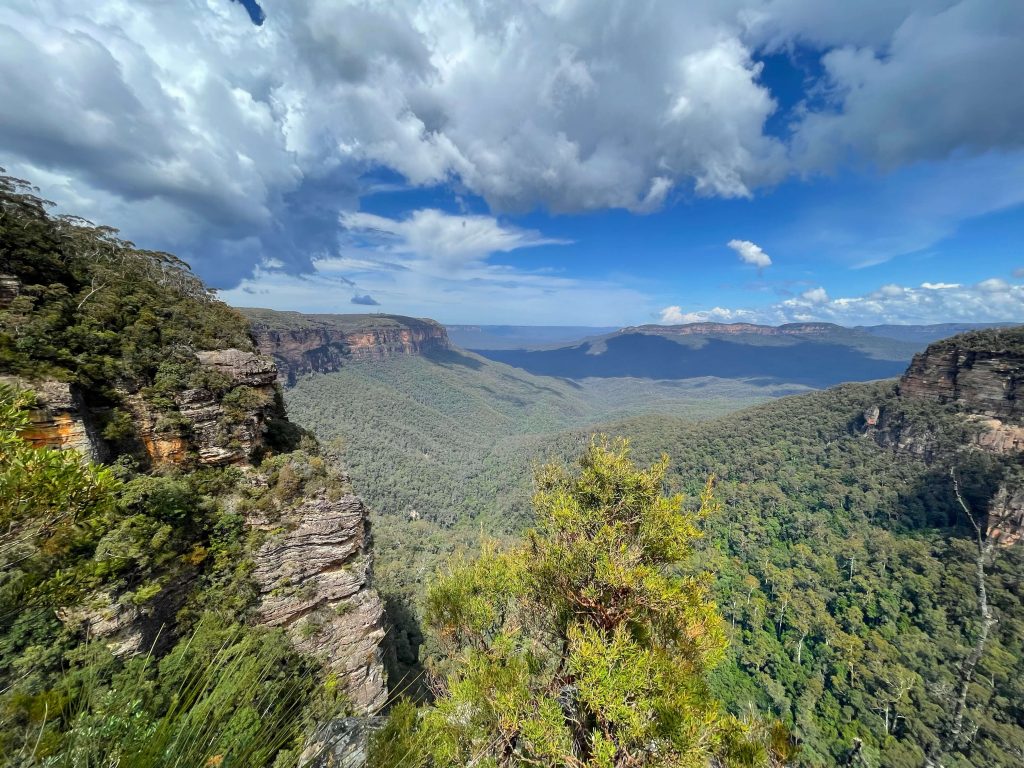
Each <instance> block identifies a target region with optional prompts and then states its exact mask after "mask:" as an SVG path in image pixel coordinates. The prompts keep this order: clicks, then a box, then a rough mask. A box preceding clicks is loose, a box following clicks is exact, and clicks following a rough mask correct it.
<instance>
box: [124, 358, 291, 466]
mask: <svg viewBox="0 0 1024 768" xmlns="http://www.w3.org/2000/svg"><path fill="white" fill-rule="evenodd" d="M196 356H197V357H198V359H199V363H200V365H201V366H203V367H204V368H206V369H208V370H210V371H213V372H216V373H218V374H220V375H222V376H223V377H225V380H226V381H228V382H229V383H230V384H229V386H230V387H232V388H235V387H247V388H248V391H247V392H246V393H245V398H244V399H240V400H239V399H238V398H236V400H238V402H231V401H229V398H230V394H229V396H228V397H218V396H217V395H215V394H214V393H213V392H211V391H210V390H208V389H185V390H182V391H180V392H178V393H176V394H175V395H174V402H175V405H176V406H177V420H178V422H179V423H177V424H174V425H172V426H173V428H171V429H167V428H162V419H166V415H165V414H161V413H158V412H155V411H154V410H153V409H152V408H150V407H149V406H148V404H147V403H146V402H145V400H144V399H143V398H142V397H141V396H140V395H138V394H132V395H127V396H126V397H125V403H126V405H127V406H128V407H129V409H130V410H131V412H132V416H133V420H134V422H135V424H136V425H137V429H138V433H139V438H140V440H141V441H142V444H143V446H144V447H145V452H146V454H147V455H148V457H149V460H150V462H151V463H152V464H153V465H155V466H166V465H181V464H184V463H186V462H187V461H188V460H189V458H190V457H194V458H195V459H196V461H197V462H198V463H199V464H201V465H203V466H223V465H226V464H245V463H247V462H248V461H249V460H250V459H251V458H252V456H253V455H254V454H255V453H256V452H257V451H258V450H259V449H260V448H262V447H263V432H264V429H265V427H266V422H267V419H268V417H269V414H270V411H271V410H272V409H273V408H274V399H275V389H274V387H275V383H276V381H277V369H276V367H275V366H274V361H273V360H271V359H270V358H269V357H265V356H264V355H258V354H256V353H253V352H243V351H242V350H239V349H221V350H213V351H206V352H199V353H197V355H196Z"/></svg>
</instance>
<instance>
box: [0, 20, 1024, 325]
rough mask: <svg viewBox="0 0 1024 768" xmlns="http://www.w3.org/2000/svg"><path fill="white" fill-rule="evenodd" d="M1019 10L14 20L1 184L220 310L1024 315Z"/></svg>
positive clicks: (2, 84)
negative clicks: (24, 190)
mask: <svg viewBox="0 0 1024 768" xmlns="http://www.w3.org/2000/svg"><path fill="white" fill-rule="evenodd" d="M1022 40H1024V2H1021V0H859V1H858V2H856V3H854V2H847V0H687V1H686V2H683V1H681V0H490V1H488V2H484V0H464V1H459V0H418V1H416V2H413V1H412V0H380V1H374V0H261V1H260V0H177V1H176V2H174V3H168V2H166V1H165V0H106V1H104V0H93V1H92V2H88V3H82V2H81V0H5V2H4V3H3V4H2V6H0V166H2V167H4V168H6V169H7V172H8V173H10V174H12V175H15V176H19V177H21V178H25V179H28V180H30V181H32V182H33V183H34V184H36V185H37V186H38V187H39V188H40V190H41V192H42V194H43V195H44V196H45V197H47V198H49V199H50V200H53V201H54V202H55V203H56V204H57V210H58V211H60V212H67V213H74V214H78V215H82V216H85V217H87V218H90V219H92V220H93V221H95V222H98V223H104V224H108V225H112V226H115V227H117V228H119V229H120V230H121V232H122V234H123V236H124V237H126V238H128V239H131V240H132V241H134V242H136V243H137V244H139V245H140V246H143V247H146V248H151V249H162V250H167V251H170V252H173V253H176V254H177V255H179V256H181V257H182V258H184V259H185V260H186V261H188V262H189V263H190V264H191V265H192V267H193V269H194V270H195V271H196V272H197V273H198V274H199V275H200V276H201V277H203V278H204V279H205V280H206V281H207V282H208V283H209V284H210V285H212V286H214V287H215V288H217V289H218V292H219V295H220V296H221V298H223V299H224V300H225V301H228V302H229V303H232V304H234V305H237V306H262V307H271V308H275V309H292V310H299V311H307V312H367V311H370V312H388V313H395V314H405V315H413V316H419V317H433V318H435V319H437V320H440V321H442V322H446V323H490V324H517V325H557V324H567V325H595V326H611V325H620V326H621V325H637V324H641V323H651V322H660V323H685V322H695V321H704V320H717V321H723V322H737V321H744V322H761V323H772V324H775V323H782V322H792V321H809V320H822V321H829V322H836V323H840V324H843V325H858V324H875V323H932V322H954V321H955V322H963V321H975V322H985V321H1006V320H1009V321H1021V322H1024V88H1022V87H1021V86H1020V73H1021V72H1022V71H1024V43H1022V42H1021V41H1022Z"/></svg>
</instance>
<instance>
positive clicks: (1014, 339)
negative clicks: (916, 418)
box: [900, 327, 1024, 423]
mask: <svg viewBox="0 0 1024 768" xmlns="http://www.w3.org/2000/svg"><path fill="white" fill-rule="evenodd" d="M900 392H901V393H902V394H905V395H907V396H909V397H916V398H921V399H925V400H931V401H933V402H936V403H941V404H954V405H956V406H958V407H959V408H961V409H963V410H964V411H966V412H969V413H973V414H976V415H979V416H986V417H991V418H994V419H999V420H1001V421H1010V422H1015V423H1016V422H1020V421H1021V420H1022V419H1024V399H1021V395H1024V327H1017V328H1008V329H993V330H988V331H975V332H972V333H965V334H962V335H960V336H954V337H953V338H951V339H946V340H944V341H941V342H938V343H936V344H932V345H931V346H929V347H928V348H927V349H926V350H925V351H924V352H922V353H920V354H918V355H915V356H914V359H913V360H912V361H911V363H910V367H909V368H907V372H906V373H905V374H904V375H903V377H902V378H901V379H900Z"/></svg>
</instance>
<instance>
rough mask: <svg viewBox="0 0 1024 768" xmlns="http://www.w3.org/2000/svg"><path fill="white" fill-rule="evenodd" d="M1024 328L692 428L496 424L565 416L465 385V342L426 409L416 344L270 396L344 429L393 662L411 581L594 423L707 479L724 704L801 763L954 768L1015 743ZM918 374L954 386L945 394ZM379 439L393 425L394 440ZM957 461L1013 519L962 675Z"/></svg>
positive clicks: (513, 508)
mask: <svg viewBox="0 0 1024 768" xmlns="http://www.w3.org/2000/svg"><path fill="white" fill-rule="evenodd" d="M1022 334H1024V332H1022V331H1021V330H1019V329H1018V330H1015V331H1010V332H1005V331H1004V332H986V333H982V334H980V335H975V334H971V335H969V336H965V337H958V339H953V340H950V341H948V342H944V343H941V344H938V345H935V346H934V347H933V348H930V349H929V350H928V351H926V352H924V353H922V354H921V355H920V356H918V357H917V358H916V359H915V361H914V364H913V365H912V366H911V367H910V372H909V373H908V374H907V375H906V376H905V377H904V378H903V380H902V381H901V382H900V383H899V384H894V383H891V382H888V383H887V382H883V383H865V384H847V385H844V386H841V387H837V388H834V389H830V390H828V391H824V392H816V393H811V394H804V395H799V396H792V397H784V398H782V399H778V400H775V401H773V402H769V403H764V404H761V405H757V406H755V407H753V408H749V409H747V410H743V411H740V412H737V413H732V414H729V415H723V416H719V417H718V418H714V419H710V420H707V419H706V420H700V421H695V420H693V419H692V418H686V417H680V416H679V415H677V416H671V415H668V414H666V413H665V412H664V409H663V408H662V407H659V408H657V409H653V410H652V411H650V412H648V413H647V414H645V415H640V416H635V417H631V418H627V419H620V420H617V421H613V422H611V423H604V424H602V425H589V426H587V427H586V428H583V429H578V428H577V429H569V430H567V431H563V432H560V433H554V432H547V433H543V434H535V435H530V434H522V433H518V432H517V433H515V434H513V435H512V436H511V437H509V436H508V435H509V430H510V429H514V428H515V427H514V426H513V425H517V424H521V423H527V421H528V420H529V419H531V418H533V419H535V420H536V422H535V423H538V424H543V425H547V427H548V428H551V429H554V428H555V427H556V426H557V424H558V423H559V422H560V420H562V419H564V418H578V417H579V415H580V412H579V411H575V410H572V409H569V410H568V411H562V410H560V409H558V408H552V407H551V405H550V403H548V401H547V400H544V399H543V398H540V397H539V396H538V392H534V393H533V396H532V397H531V398H528V399H523V402H520V403H518V404H515V405H513V403H514V402H515V399H516V398H514V397H510V394H511V393H510V391H509V390H507V389H502V388H501V386H506V387H507V386H511V384H510V382H511V381H514V380H515V379H514V374H515V373H516V372H515V371H514V370H513V369H507V368H504V367H501V366H497V367H495V368H494V373H499V372H503V373H504V374H505V375H506V376H508V377H510V378H506V379H503V381H504V384H503V385H500V386H499V385H497V381H496V380H492V381H490V382H489V383H487V384H486V386H479V387H473V386H470V385H469V382H470V381H471V374H473V375H478V374H479V372H480V371H481V370H484V371H486V370H487V367H486V366H488V365H494V364H489V363H486V361H482V360H480V359H479V358H476V357H470V356H467V360H465V361H463V364H462V365H457V364H451V365H450V367H448V368H441V369H440V370H441V371H443V372H444V374H445V375H450V376H453V377H454V378H452V379H449V384H448V387H449V388H448V389H447V390H446V391H447V393H448V394H446V395H445V396H444V397H442V398H439V399H438V400H431V397H432V394H433V393H437V392H440V391H445V387H441V386H439V384H438V372H436V371H435V372H431V370H430V369H429V368H427V367H426V366H429V365H433V364H434V363H432V362H431V361H430V360H429V359H428V358H417V361H418V362H419V364H420V365H421V366H423V369H422V370H416V371H415V372H413V371H414V369H412V368H410V367H409V366H407V365H405V363H408V362H409V359H405V360H403V361H401V362H402V365H398V362H399V361H394V360H393V361H390V362H389V363H384V364H373V365H369V366H360V367H354V366H353V367H349V368H347V369H345V371H347V378H342V377H341V376H339V374H331V375H329V376H323V377H312V378H308V379H306V380H304V381H302V382H300V383H299V385H298V386H297V387H296V388H295V389H292V390H289V391H288V393H287V395H288V400H289V405H290V407H291V409H292V412H293V413H294V414H296V416H297V418H299V420H300V421H301V422H302V423H303V424H305V425H306V426H309V427H310V428H312V429H314V430H315V431H317V432H319V433H321V434H323V435H324V436H325V438H326V437H328V436H330V437H338V438H339V439H340V440H342V441H343V443H344V445H343V446H341V447H342V448H343V450H344V451H345V453H346V455H347V456H348V457H349V461H350V462H351V463H352V465H353V467H354V472H356V473H357V476H358V477H359V478H360V479H359V483H360V485H361V486H362V487H363V488H364V489H365V490H366V492H367V493H368V495H369V496H370V497H371V498H376V499H377V506H379V509H380V510H381V513H380V514H379V516H378V517H377V518H376V519H375V531H376V536H377V544H378V548H379V556H380V570H379V572H380V574H381V578H382V586H383V587H384V588H385V589H386V591H387V593H388V599H389V608H392V606H393V611H392V615H393V616H394V617H395V619H396V622H397V623H398V630H399V634H400V637H401V638H402V640H401V643H400V646H401V653H402V654H403V658H404V661H405V663H407V664H411V665H413V664H414V663H415V661H416V656H417V653H420V654H422V653H424V652H425V651H424V649H418V648H417V645H418V644H419V642H420V639H421V638H420V637H419V634H418V631H419V630H418V628H417V627H418V624H417V618H416V616H417V613H418V611H419V610H420V608H419V602H418V601H419V599H420V595H421V594H422V589H423V585H424V584H425V582H426V580H427V578H428V574H430V573H431V572H432V571H434V570H435V569H436V567H437V564H438V563H440V562H442V561H444V559H445V558H446V557H447V556H448V555H449V554H450V553H451V552H453V551H456V550H459V549H472V548H473V547H474V546H475V543H476V541H477V537H478V535H479V530H480V526H482V527H483V529H484V530H487V531H490V532H492V533H502V534H504V535H506V536H508V535H510V534H514V532H515V531H516V530H517V529H520V528H522V527H523V526H526V525H528V524H529V522H530V514H529V508H528V507H527V506H526V504H525V501H526V498H527V497H528V495H529V493H530V488H531V485H530V475H531V457H554V458H558V457H563V458H566V459H568V458H569V457H571V456H573V455H575V454H576V453H577V452H578V451H579V450H580V447H581V446H582V445H584V444H585V443H586V441H587V440H588V435H589V434H590V432H591V431H593V430H594V429H600V430H602V431H606V432H609V433H612V434H618V435H624V436H628V437H630V438H631V439H632V441H633V445H634V446H635V452H636V456H637V458H638V459H639V460H641V461H646V460H651V459H654V458H655V457H657V455H658V454H659V453H661V452H665V453H667V454H668V455H669V456H670V457H671V465H670V481H671V484H672V487H673V488H675V489H678V490H681V491H684V492H686V493H687V494H688V495H689V496H690V497H691V498H692V497H693V496H694V495H695V494H696V492H697V491H698V490H699V488H700V487H701V485H702V484H703V482H704V481H705V479H706V478H707V476H708V475H710V474H713V475H715V476H717V477H718V493H719V496H720V498H721V499H722V500H723V501H724V503H725V504H724V509H723V511H722V513H720V514H719V515H718V516H716V517H714V518H712V519H710V520H708V521H707V522H706V530H707V538H706V539H705V542H704V545H703V547H702V548H701V552H700V555H699V557H698V564H697V566H698V567H708V568H710V569H711V570H712V571H714V572H716V573H717V574H718V578H717V581H716V592H717V595H718V602H719V605H720V607H721V610H722V612H723V614H724V616H725V618H726V620H727V621H728V623H729V628H730V636H731V641H732V642H731V646H730V648H731V650H730V653H729V657H728V659H727V662H726V663H725V664H724V665H723V666H722V667H720V668H719V669H718V670H717V672H716V673H715V677H714V685H715V690H716V693H717V694H718V695H719V696H720V697H722V698H723V699H724V700H725V701H726V702H727V703H728V704H729V705H730V707H732V708H733V709H734V711H736V712H744V711H747V708H748V707H750V706H753V707H754V708H755V709H757V710H758V711H762V712H771V713H774V714H776V715H777V716H779V717H780V718H782V719H783V720H784V721H785V722H786V723H787V724H789V725H790V727H792V728H793V730H794V733H795V735H796V736H797V738H798V739H799V741H800V743H801V747H802V751H801V756H800V759H799V761H798V764H800V765H808V766H828V765H835V764H842V763H843V762H844V761H849V760H855V759H860V758H856V755H858V754H859V755H862V756H863V760H864V761H866V762H867V764H870V765H881V766H907V767H908V768H909V766H920V765H922V764H923V763H924V761H925V757H926V754H927V755H931V756H933V757H934V756H937V755H941V756H942V757H941V762H942V764H943V765H947V766H964V767H965V768H966V766H973V765H993V766H1010V765H1015V764H1016V762H1017V755H1019V754H1020V753H1021V750H1022V748H1024V729H1022V728H1021V726H1020V723H1021V722H1022V714H1024V713H1022V711H1021V709H1020V702H1021V701H1024V696H1022V694H1024V689H1021V687H1020V686H1021V683H1020V681H1021V680H1024V666H1022V665H1024V647H1022V638H1024V611H1022V609H1021V605H1022V596H1024V594H1022V585H1021V582H1020V580H1019V578H1018V574H1019V573H1020V571H1021V568H1022V567H1024V555H1022V551H1021V550H1022V549H1024V547H1020V546H1009V544H1010V543H1011V542H1014V541H1017V540H1018V537H1019V530H1020V526H1022V525H1024V512H1022V509H1024V500H1022V499H1021V494H1020V490H1019V488H1020V481H1019V478H1018V476H1017V474H1016V473H1018V472H1019V471H1020V470H1019V465H1020V457H1021V454H1020V452H1019V451H1020V448H1021V446H1022V445H1024V442H1021V441H1020V439H1019V436H1020V432H1021V429H1022V428H1021V426H1020V425H1019V421H1020V419H1019V414H1017V412H1016V411H1015V410H1013V406H1012V404H1013V403H1015V402H1016V399H1015V396H1014V390H1013V388H1012V386H1011V384H1012V382H1014V381H1016V380H1017V377H1018V376H1019V374H1020V372H1021V371H1022V370H1024V360H1021V359H1020V357H1019V356H1017V357H1013V355H1014V354H1016V353H1015V352H1014V350H1017V349H1019V344H1020V342H1021V340H1022V338H1024V337H1022ZM953 350H955V352H954V351H953ZM469 360H475V361H476V365H477V366H478V367H476V368H474V367H473V366H472V365H469V364H468V362H469ZM950 360H952V361H953V363H952V367H950V365H951V364H950ZM993 360H995V361H997V362H998V364H995V363H993V362H992V361H993ZM520 375H521V374H520ZM499 380H500V377H499ZM592 381H593V380H592ZM614 381H616V380H615V379H610V380H597V382H598V384H600V383H604V382H614ZM922 381H924V382H932V383H934V384H937V385H938V384H942V382H949V381H955V382H959V383H960V385H961V386H960V388H959V389H957V390H956V392H957V393H959V394H958V395H957V396H955V397H954V396H948V393H947V391H946V389H944V388H943V387H941V386H933V387H931V388H930V389H929V388H928V387H925V388H924V389H922V387H921V386H920V382H922ZM542 382H547V384H545V386H551V387H553V389H552V390H551V391H550V392H549V393H548V394H551V395H552V397H553V398H554V400H555V401H557V402H562V403H563V404H564V403H568V402H571V401H570V400H568V399H565V400H563V399H562V398H563V397H567V395H568V392H569V390H566V389H563V388H562V387H566V386H568V385H567V384H565V383H561V382H558V383H557V385H556V383H554V382H552V380H550V379H533V380H532V384H533V385H540V384H541V383H542ZM971 382H973V385H972V386H970V387H965V386H963V385H965V384H968V383H971ZM476 383H477V384H482V383H483V382H482V380H479V379H477V380H476ZM590 383H591V381H588V382H585V384H590ZM716 383H720V382H716ZM581 386H582V385H581ZM466 387H469V391H468V392H467V390H466V389H465V388H466ZM595 391H596V390H595ZM374 392H376V393H377V396H378V397H379V399H378V400H376V401H375V400H374V399H373V398H374V394H373V393H374ZM554 392H558V393H559V394H558V395H557V396H555V395H554ZM991 393H999V396H998V398H997V399H996V400H992V399H991V397H990V394H991ZM524 394H525V392H523V391H520V392H519V397H520V398H521V397H522V395H524ZM364 398H370V399H369V400H367V401H365V402H367V404H370V403H373V402H378V403H380V405H379V406H371V410H372V411H373V413H372V414H367V415H366V416H362V415H360V416H357V415H356V414H355V406H353V405H351V404H352V403H356V402H364ZM986 398H988V399H986ZM586 399H587V400H588V401H591V402H594V401H595V400H596V398H595V397H594V396H593V395H588V396H587V398H586ZM545 403H548V404H546V405H545ZM396 404H398V406H397V407H396ZM535 406H536V408H537V410H533V409H534V407H535ZM600 410H601V409H597V410H595V411H591V413H594V414H595V415H597V414H598V413H599V412H600ZM350 411H351V412H350ZM484 413H487V414H488V415H487V417H486V418H485V417H484V416H482V414H484ZM365 418H370V419H376V422H374V427H373V428H371V429H364V428H363V427H362V426H361V425H362V423H363V421H364V419H365ZM488 420H490V424H488V423H487V421H488ZM462 425H465V427H466V429H465V430H464V431H463V430H461V429H460V427H461V426H462ZM421 429H422V431H420V430H421ZM375 434H376V435H382V434H388V435H397V436H399V437H398V439H397V440H395V441H394V442H396V443H398V444H400V445H404V446H406V447H407V448H408V450H407V452H398V453H395V452H394V450H393V448H389V445H390V444H392V441H391V440H390V439H384V438H376V439H375V438H374V437H373V435H375ZM481 434H483V435H487V438H486V439H483V440H480V439H479V438H478V437H477V436H478V435H481ZM502 434H504V435H506V437H505V438H504V439H502V438H501V437H500V436H501V435H502ZM1013 435H1017V436H1018V437H1017V438H1016V441H1015V439H1014V438H1013ZM453 452H454V453H453ZM388 465H390V466H388ZM374 467H376V468H377V469H376V471H375V469H374ZM951 468H952V469H953V470H955V472H956V476H957V478H958V481H959V483H960V485H961V488H962V491H963V496H964V499H965V503H966V504H967V505H968V509H971V510H973V511H974V513H975V514H976V515H977V516H978V517H984V515H985V513H986V511H988V513H989V518H988V519H989V525H990V526H993V527H992V530H993V536H995V531H996V526H999V525H1003V522H1001V521H1006V525H1008V526H1010V527H1009V528H1006V529H1005V531H1004V532H1003V534H1002V535H1001V539H1000V540H1001V541H1003V542H1004V546H1002V547H1000V548H998V549H992V548H989V549H988V550H986V552H987V554H985V555H984V558H983V561H984V572H985V581H986V586H987V593H988V597H987V599H988V601H989V604H990V606H991V610H992V611H994V614H995V616H996V617H997V619H998V621H997V623H995V624H993V625H992V629H991V633H990V635H989V637H988V639H987V640H986V642H985V644H984V646H983V648H982V652H981V655H980V661H979V664H978V667H977V670H976V672H975V671H972V672H971V674H970V676H969V677H965V672H964V670H965V669H966V667H965V666H964V665H965V664H967V660H968V659H969V658H971V655H972V651H973V649H974V648H975V647H976V644H977V642H978V631H979V627H980V626H981V625H980V621H981V620H980V619H979V613H978V611H979V608H978V592H977V589H976V587H977V576H976V574H977V565H978V558H979V550H978V548H977V545H976V542H975V540H974V538H973V535H974V534H973V531H972V529H971V527H970V521H969V519H968V518H967V517H966V516H965V514H964V512H963V509H962V508H961V507H960V505H959V503H958V501H957V499H956V494H955V491H954V488H953V485H952V481H951V477H950V469H951ZM396 480H398V482H396ZM423 500H430V501H429V503H427V504H424V503H423ZM993 540H997V539H993ZM961 690H964V691H966V699H964V701H965V704H964V706H963V708H962V709H961V725H960V726H959V732H961V733H967V732H969V733H970V734H972V736H971V737H970V739H968V738H965V737H962V736H954V735H951V734H952V733H953V729H954V726H955V722H954V720H955V715H954V713H955V712H956V711H957V709H958V708H957V705H956V701H957V698H958V695H959V691H961ZM965 723H966V725H965ZM935 759H937V758H935Z"/></svg>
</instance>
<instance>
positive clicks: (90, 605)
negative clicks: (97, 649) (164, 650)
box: [57, 592, 146, 658]
mask: <svg viewBox="0 0 1024 768" xmlns="http://www.w3.org/2000/svg"><path fill="white" fill-rule="evenodd" d="M57 618H59V619H60V620H61V621H62V622H64V624H66V625H67V626H69V627H74V628H76V629H79V630H81V631H82V632H83V633H84V634H85V635H86V636H87V637H89V638H93V639H102V640H103V641H104V642H105V643H106V644H107V647H108V648H110V651H111V653H113V654H114V655H115V656H119V657H122V658H124V657H126V656H134V655H135V654H137V653H139V652H141V651H142V649H143V648H144V646H145V639H146V638H145V631H144V628H143V624H142V621H141V619H142V612H141V611H140V610H139V608H138V607H137V606H135V605H132V604H131V603H127V604H122V603H119V602H118V601H117V599H116V598H115V596H114V595H112V594H110V593H108V592H101V593H97V594H94V595H92V596H91V597H89V598H88V599H87V600H86V601H85V602H84V603H82V604H80V605H76V606H75V607H74V608H61V609H59V610H58V611H57Z"/></svg>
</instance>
